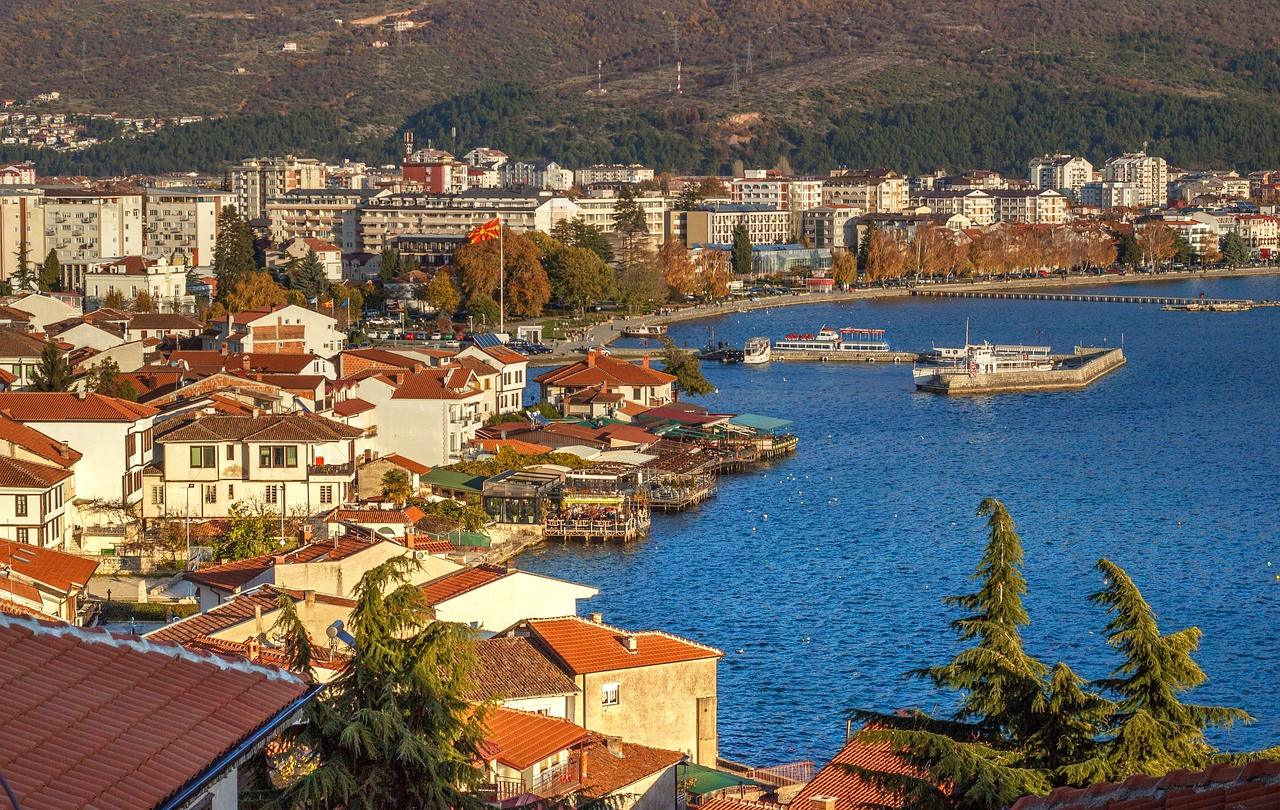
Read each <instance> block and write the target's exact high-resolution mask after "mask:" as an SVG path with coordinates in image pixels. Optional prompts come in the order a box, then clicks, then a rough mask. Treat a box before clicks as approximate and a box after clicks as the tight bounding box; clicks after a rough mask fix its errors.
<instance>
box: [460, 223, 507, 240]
mask: <svg viewBox="0 0 1280 810" xmlns="http://www.w3.org/2000/svg"><path fill="white" fill-rule="evenodd" d="M501 229H502V220H500V219H496V218H495V219H491V220H489V221H488V222H484V223H481V224H480V225H479V226H477V227H476V228H474V229H472V230H471V231H470V232H469V233H468V234H467V243H468V244H471V245H475V244H478V243H480V242H488V241H489V240H490V239H497V238H498V236H499V235H500V234H501V232H502V231H501Z"/></svg>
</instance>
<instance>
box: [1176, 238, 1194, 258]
mask: <svg viewBox="0 0 1280 810" xmlns="http://www.w3.org/2000/svg"><path fill="white" fill-rule="evenodd" d="M1195 258H1196V252H1195V251H1194V250H1192V248H1191V243H1190V242H1188V241H1187V239H1186V237H1185V236H1183V235H1182V234H1180V233H1175V234H1174V235H1173V260H1174V261H1175V262H1180V263H1182V264H1191V262H1193V261H1195Z"/></svg>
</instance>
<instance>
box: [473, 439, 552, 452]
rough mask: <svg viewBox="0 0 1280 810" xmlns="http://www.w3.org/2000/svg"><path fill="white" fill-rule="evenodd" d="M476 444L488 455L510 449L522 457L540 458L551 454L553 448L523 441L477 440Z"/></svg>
mask: <svg viewBox="0 0 1280 810" xmlns="http://www.w3.org/2000/svg"><path fill="white" fill-rule="evenodd" d="M476 444H477V445H478V446H479V447H480V449H481V450H483V451H485V452H486V453H497V452H498V451H499V450H501V449H502V448H504V447H507V448H510V449H511V450H514V451H515V452H517V453H519V454H520V455H522V456H540V455H542V454H543V453H550V452H551V447H549V446H548V445H545V444H538V443H536V442H526V441H523V440H521V439H477V440H476Z"/></svg>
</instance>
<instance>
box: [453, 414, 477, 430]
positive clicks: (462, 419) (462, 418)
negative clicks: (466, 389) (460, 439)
mask: <svg viewBox="0 0 1280 810" xmlns="http://www.w3.org/2000/svg"><path fill="white" fill-rule="evenodd" d="M481 421H482V420H481V418H480V414H479V412H477V413H461V414H457V415H456V416H451V417H449V424H451V425H461V426H463V427H466V426H468V425H479V424H480V422H481Z"/></svg>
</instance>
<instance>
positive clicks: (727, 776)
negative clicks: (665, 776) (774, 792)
mask: <svg viewBox="0 0 1280 810" xmlns="http://www.w3.org/2000/svg"><path fill="white" fill-rule="evenodd" d="M686 779H689V780H692V782H691V784H692V787H690V788H689V794H690V795H693V796H705V795H706V794H708V793H711V792H713V791H717V790H724V789H725V788H730V787H738V786H740V785H762V786H765V783H764V782H757V781H755V780H754V779H748V778H746V777H745V776H738V775H737V774H733V773H729V772H728V771H718V770H716V769H715V768H708V767H707V766H705V765H695V764H693V763H692V762H683V763H681V764H679V765H677V766H676V780H677V781H678V782H681V783H683V782H684V780H686ZM766 787H767V786H766Z"/></svg>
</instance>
